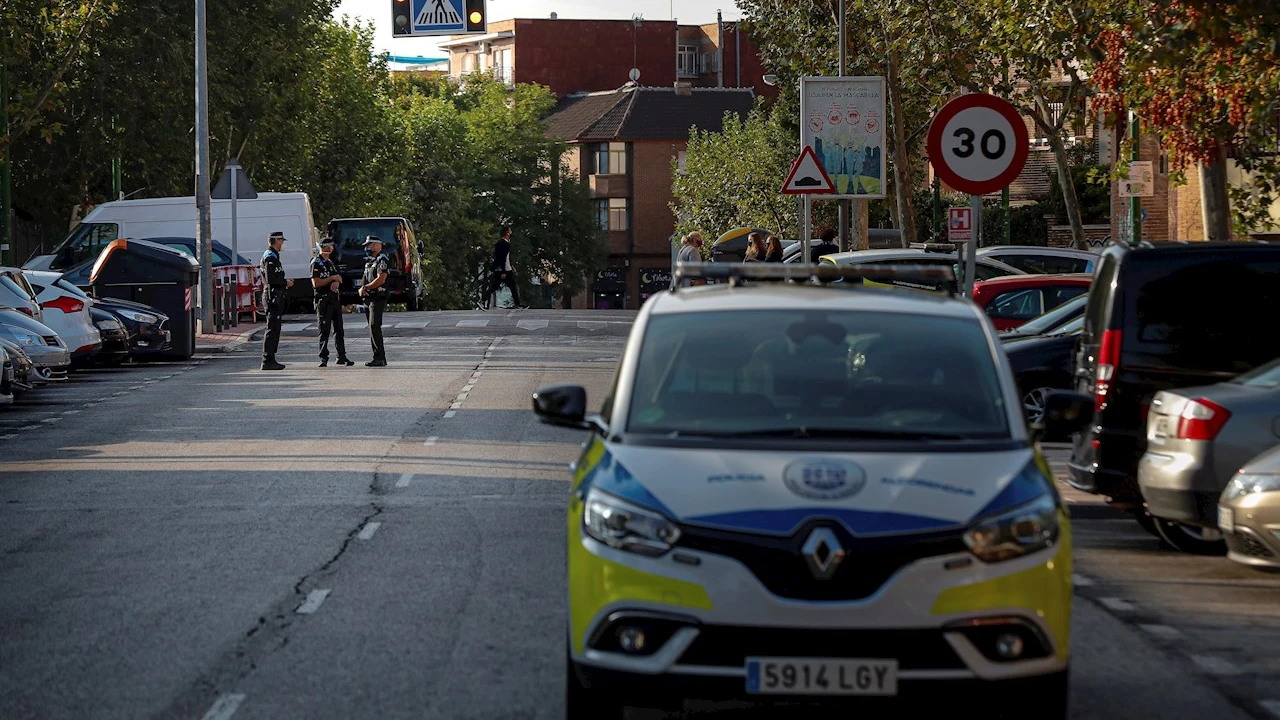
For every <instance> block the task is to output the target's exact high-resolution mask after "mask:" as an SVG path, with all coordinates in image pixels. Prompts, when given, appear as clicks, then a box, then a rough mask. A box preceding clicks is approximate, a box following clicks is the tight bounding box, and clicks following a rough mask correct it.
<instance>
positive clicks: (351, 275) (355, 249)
mask: <svg viewBox="0 0 1280 720" xmlns="http://www.w3.org/2000/svg"><path fill="white" fill-rule="evenodd" d="M369 235H376V236H378V238H379V239H381V240H382V254H383V255H385V256H387V258H388V259H389V260H390V261H391V263H390V264H391V272H390V273H389V275H388V277H387V292H388V293H389V297H388V298H387V302H388V303H391V304H404V305H405V306H406V307H407V308H409V309H410V310H421V309H422V308H423V295H424V293H425V291H426V288H424V287H423V284H422V245H421V243H420V242H419V241H418V239H417V237H416V236H415V235H414V232H413V223H411V222H409V221H408V220H406V219H405V218H402V217H379V218H336V219H334V220H330V221H329V236H330V237H331V238H333V242H334V250H333V255H334V257H333V260H334V262H335V263H337V265H338V272H339V273H340V274H341V275H342V302H343V304H359V303H360V302H361V300H360V297H359V294H358V290H359V288H358V286H357V283H356V281H357V280H359V279H361V277H362V276H363V275H364V262H365V252H364V239H365V238H366V237H368V236H369Z"/></svg>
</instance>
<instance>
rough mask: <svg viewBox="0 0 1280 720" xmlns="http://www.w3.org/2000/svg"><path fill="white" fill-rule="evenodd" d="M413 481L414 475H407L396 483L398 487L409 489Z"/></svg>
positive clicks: (402, 476)
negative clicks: (410, 482)
mask: <svg viewBox="0 0 1280 720" xmlns="http://www.w3.org/2000/svg"><path fill="white" fill-rule="evenodd" d="M412 479H413V473H405V474H403V475H401V476H400V479H399V480H397V481H396V487H400V488H402V487H409V481H410V480H412Z"/></svg>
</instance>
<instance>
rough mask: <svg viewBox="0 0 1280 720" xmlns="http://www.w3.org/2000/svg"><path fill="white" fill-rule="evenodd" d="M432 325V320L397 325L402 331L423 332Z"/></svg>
mask: <svg viewBox="0 0 1280 720" xmlns="http://www.w3.org/2000/svg"><path fill="white" fill-rule="evenodd" d="M430 324H431V321H430V320H418V321H416V322H402V323H396V328H397V329H401V330H421V329H423V328H425V327H426V326H428V325H430Z"/></svg>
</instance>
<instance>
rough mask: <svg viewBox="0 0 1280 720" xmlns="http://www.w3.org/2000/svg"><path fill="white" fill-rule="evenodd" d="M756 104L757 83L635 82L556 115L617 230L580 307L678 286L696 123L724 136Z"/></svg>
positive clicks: (551, 124)
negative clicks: (681, 186)
mask: <svg viewBox="0 0 1280 720" xmlns="http://www.w3.org/2000/svg"><path fill="white" fill-rule="evenodd" d="M754 102H755V93H754V92H753V91H752V90H751V89H749V88H694V87H692V86H691V85H689V84H687V83H679V84H677V85H675V86H672V87H643V86H637V85H631V84H628V85H627V86H625V87H622V88H618V89H616V90H610V91H604V92H593V93H576V94H572V95H569V96H568V97H565V98H564V99H562V100H561V101H560V103H559V105H558V106H557V107H556V109H555V111H554V112H553V113H552V114H551V115H550V116H549V117H548V118H547V120H546V126H547V134H548V135H549V136H551V137H555V138H559V139H561V140H564V141H566V142H568V143H569V148H570V149H569V151H568V156H567V162H568V164H569V167H570V168H571V169H572V170H574V171H576V172H577V174H578V176H579V177H580V178H581V179H582V180H583V182H585V183H587V185H588V186H589V188H590V192H591V196H592V198H593V200H594V202H595V203H596V207H597V213H598V215H599V219H600V225H601V227H602V228H604V229H605V230H606V231H607V232H608V236H607V237H608V240H607V245H608V260H607V262H606V267H605V269H604V270H602V271H600V273H598V274H597V276H596V277H595V278H592V281H591V282H590V283H589V286H590V287H589V289H588V291H587V293H586V294H585V295H584V296H582V297H579V298H575V299H574V303H573V304H574V307H591V308H601V309H605V308H638V307H640V304H641V303H642V302H644V300H645V299H646V298H647V297H648V296H649V295H651V294H653V293H654V292H657V291H658V290H661V289H663V288H664V287H666V286H667V285H668V284H669V283H670V278H671V275H670V271H671V252H672V244H671V238H672V235H673V234H674V233H675V227H676V217H675V215H674V214H673V213H672V211H671V203H672V202H673V200H674V197H673V195H672V189H671V186H672V179H673V174H674V172H676V170H674V169H673V164H678V163H679V161H680V159H681V157H682V156H683V153H684V149H685V147H686V146H687V144H688V139H689V129H690V127H696V128H698V129H699V130H704V131H710V132H720V130H721V129H722V127H723V122H724V114H725V112H726V111H731V112H734V113H737V114H738V115H739V116H745V115H746V114H747V113H748V112H749V111H750V110H751V107H752V105H753V104H754Z"/></svg>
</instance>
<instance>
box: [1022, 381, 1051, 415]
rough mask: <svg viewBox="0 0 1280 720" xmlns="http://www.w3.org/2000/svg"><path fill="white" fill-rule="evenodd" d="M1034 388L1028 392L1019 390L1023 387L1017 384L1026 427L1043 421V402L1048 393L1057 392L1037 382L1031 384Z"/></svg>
mask: <svg viewBox="0 0 1280 720" xmlns="http://www.w3.org/2000/svg"><path fill="white" fill-rule="evenodd" d="M1030 384H1031V385H1033V386H1035V387H1032V388H1030V389H1028V390H1021V388H1022V387H1023V386H1022V384H1021V383H1019V392H1021V394H1022V413H1023V415H1025V416H1026V418H1027V424H1028V425H1035V424H1036V423H1038V422H1040V421H1041V420H1043V419H1044V401H1045V398H1046V397H1047V396H1048V394H1049V393H1051V392H1053V391H1054V390H1057V388H1051V387H1048V386H1047V385H1040V384H1039V383H1038V382H1032V383H1030Z"/></svg>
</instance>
